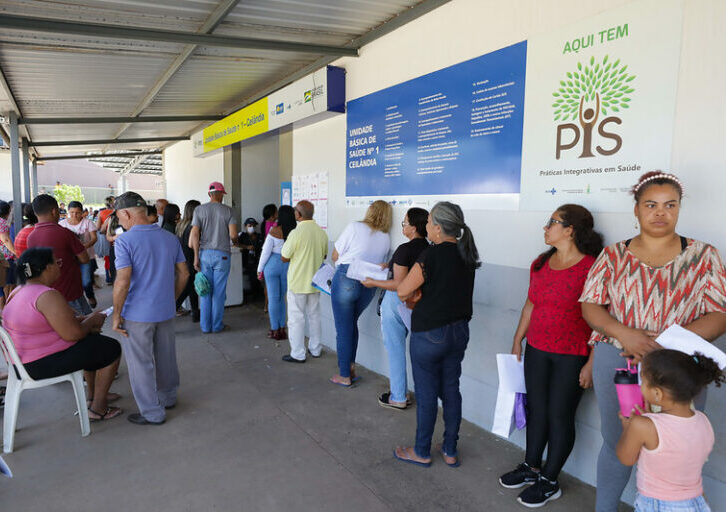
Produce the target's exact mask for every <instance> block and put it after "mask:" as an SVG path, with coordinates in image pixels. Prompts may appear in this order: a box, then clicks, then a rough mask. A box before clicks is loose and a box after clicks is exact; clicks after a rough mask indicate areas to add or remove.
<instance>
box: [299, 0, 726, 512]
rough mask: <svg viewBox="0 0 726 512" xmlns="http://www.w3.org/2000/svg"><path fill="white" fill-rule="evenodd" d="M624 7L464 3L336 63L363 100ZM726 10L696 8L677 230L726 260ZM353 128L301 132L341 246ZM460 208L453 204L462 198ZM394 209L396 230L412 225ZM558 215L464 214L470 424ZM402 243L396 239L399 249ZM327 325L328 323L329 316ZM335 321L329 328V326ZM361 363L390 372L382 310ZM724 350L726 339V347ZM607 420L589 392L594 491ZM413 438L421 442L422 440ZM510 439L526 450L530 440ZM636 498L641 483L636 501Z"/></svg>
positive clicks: (709, 2)
mask: <svg viewBox="0 0 726 512" xmlns="http://www.w3.org/2000/svg"><path fill="white" fill-rule="evenodd" d="M627 3H629V2H627V1H625V0H514V1H510V2H499V1H490V0H454V1H453V2H451V3H449V4H446V5H444V6H443V7H441V8H439V9H437V10H435V11H433V12H431V13H429V14H427V15H426V16H424V17H422V18H420V19H418V20H416V21H414V22H412V23H410V24H408V25H406V26H404V27H402V28H400V29H398V30H396V31H395V32H393V33H391V34H389V35H387V36H385V37H384V38H381V39H379V40H377V41H375V42H373V43H371V44H369V45H368V46H366V47H364V48H363V49H362V50H361V52H360V57H359V58H357V59H354V58H344V59H340V60H339V61H338V62H336V63H335V65H337V66H342V67H344V68H345V69H346V71H347V76H346V88H347V99H348V100H351V99H355V98H357V97H360V96H362V95H366V94H369V93H372V92H375V91H377V90H380V89H383V88H385V87H389V86H391V85H395V84H397V83H400V82H403V81H406V80H409V79H411V78H415V77H417V76H420V75H423V74H426V73H429V72H432V71H436V70H438V69H441V68H443V67H447V66H450V65H453V64H456V63H458V62H461V61H464V60H468V59H471V58H474V57H477V56H479V55H482V54H485V53H488V52H490V51H494V50H497V49H499V48H502V47H504V46H507V45H510V44H512V43H516V42H518V41H521V40H524V39H527V38H529V37H531V36H533V35H535V34H537V33H540V32H546V31H550V30H552V28H554V27H557V26H562V25H567V24H569V23H571V22H574V21H577V20H579V19H581V18H585V17H589V16H594V15H597V14H599V13H600V12H602V11H604V10H607V9H610V8H614V7H617V6H621V5H624V4H627ZM725 23H726V2H724V1H723V0H686V1H685V2H684V27H683V44H682V54H681V59H680V76H679V84H678V99H677V106H676V129H675V134H674V140H673V171H674V172H675V173H677V174H678V175H679V176H681V177H682V178H683V181H684V183H685V187H686V198H685V200H684V204H683V212H682V215H681V221H680V223H679V232H681V233H682V234H684V235H687V236H691V237H695V238H698V239H702V240H705V241H708V242H710V243H712V244H714V245H715V246H716V247H717V248H718V249H719V250H721V252H722V254H725V253H726V230H724V229H723V226H722V224H723V219H724V218H726V202H725V201H723V199H722V195H723V191H724V190H726V173H724V172H723V169H724V168H726V154H725V153H724V151H723V149H722V147H723V144H724V141H726V128H724V126H725V125H726V123H725V121H726V101H724V99H723V84H724V83H726V66H724V65H723V62H724V61H725V60H726V31H724V30H723V28H722V27H723V25H724V24H725ZM345 131H346V123H345V119H344V117H342V116H341V117H338V118H333V119H330V120H326V121H323V122H320V123H317V124H314V125H311V126H308V127H305V128H301V129H295V130H294V131H293V174H309V173H312V172H317V171H320V170H323V171H328V172H329V173H330V194H329V197H330V199H329V206H328V208H329V228H328V234H329V236H330V238H331V240H334V239H335V238H336V237H337V236H338V235H339V234H340V232H341V231H342V229H343V227H344V226H345V225H346V224H347V223H348V222H350V221H351V220H355V219H360V218H361V217H362V216H363V210H362V209H361V208H346V207H345V168H346V151H345V148H346V137H345ZM454 199H455V198H454ZM403 213H404V212H403V210H400V209H399V210H397V211H396V217H395V219H394V226H395V225H397V222H399V221H400V220H401V218H402V216H403ZM549 213H550V212H524V211H523V212H511V211H481V210H479V211H473V210H471V211H465V215H466V220H467V223H468V224H469V225H470V226H471V227H472V229H473V231H474V235H475V238H476V241H477V244H478V247H479V250H480V253H481V255H482V258H483V261H484V263H485V264H484V266H483V268H482V269H481V270H480V271H479V272H478V274H477V280H476V290H475V312H474V318H473V320H472V329H471V332H472V333H473V335H472V338H471V341H470V344H469V348H468V350H467V356H466V359H465V361H464V370H463V376H462V393H463V395H464V416H465V418H467V419H469V420H470V421H473V422H475V423H477V424H478V425H480V426H482V427H484V428H486V429H489V428H490V427H491V420H492V415H493V410H494V402H495V398H496V386H497V377H496V363H495V361H494V354H495V353H497V352H508V351H509V348H510V347H511V339H512V335H513V333H514V330H515V327H516V323H517V320H518V316H519V308H521V305H522V303H523V302H524V300H525V297H526V291H527V284H528V275H527V268H528V267H529V264H530V262H531V260H532V259H533V258H534V257H535V256H536V255H537V254H538V253H539V252H540V251H542V250H543V249H544V246H543V243H542V225H543V223H544V221H545V219H546V218H547V217H548V215H549ZM596 227H597V229H599V230H600V231H601V232H603V234H604V235H605V237H606V241H607V243H612V242H614V241H617V240H620V239H624V238H628V237H631V236H633V235H634V234H635V229H634V226H633V217H632V214H598V215H596ZM401 241H403V238H402V236H401V235H400V234H398V233H397V234H396V235H395V236H394V240H393V242H394V246H395V245H396V244H398V243H400V242H401ZM322 304H323V305H322V309H323V316H324V318H325V320H324V321H323V326H324V338H325V343H326V344H327V345H328V346H329V347H331V348H334V347H335V332H334V329H333V327H332V312H331V310H330V306H329V300H324V301H323V303H322ZM326 317H327V318H326ZM326 320H328V321H326ZM360 330H361V340H360V344H359V357H358V360H359V362H360V363H361V364H364V365H365V366H367V367H369V368H372V369H374V370H375V371H379V372H381V373H386V372H387V361H386V356H385V352H384V350H383V348H382V342H381V338H380V327H379V325H378V319H377V317H376V315H375V312H374V311H373V308H372V307H371V308H368V310H367V311H366V312H365V313H364V315H363V317H362V319H361V322H360ZM720 345H721V346H722V347H723V346H724V343H723V340H720ZM724 393H725V391H723V390H720V389H719V390H713V391H712V392H711V394H710V399H709V402H708V405H707V409H706V412H707V413H708V414H709V417H710V418H711V421H712V423H713V425H714V428H715V430H716V436H717V444H716V448H715V450H714V453H713V454H712V456H711V460H710V462H709V463H708V465H707V466H706V469H705V472H704V484H705V487H706V494H707V495H708V497H709V500H710V501H711V504H712V506H713V507H714V510H720V511H726V483H725V481H726V435H725V434H726V400H724ZM599 424H600V421H599V416H598V414H597V409H596V403H595V400H594V395H593V393H592V392H591V391H590V392H588V393H586V396H585V398H584V399H583V402H582V404H581V406H580V408H579V410H578V440H577V443H576V446H575V450H574V452H573V454H572V456H571V458H570V460H569V462H568V464H567V466H566V467H565V470H566V471H568V472H570V473H571V474H573V475H574V476H576V477H578V478H580V479H582V480H584V481H586V482H589V483H591V484H594V482H595V460H596V456H597V451H598V450H599V446H600V443H601V438H600V434H599ZM412 435H413V433H412ZM512 440H513V441H514V442H516V443H517V444H519V445H523V444H524V436H523V435H522V433H516V434H515V435H513V437H512ZM632 496H633V488H632V485H631V487H630V488H629V491H628V492H627V493H626V496H625V497H626V499H628V500H631V499H632Z"/></svg>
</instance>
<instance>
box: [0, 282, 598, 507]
mask: <svg viewBox="0 0 726 512" xmlns="http://www.w3.org/2000/svg"><path fill="white" fill-rule="evenodd" d="M100 298H101V299H102V300H100V301H99V307H104V308H105V307H107V305H108V304H109V303H110V288H106V289H104V290H102V291H101V293H100ZM225 322H226V323H227V324H229V325H230V326H231V328H232V329H231V330H230V331H227V332H224V333H222V334H216V335H204V336H203V335H201V334H200V331H199V327H198V324H192V322H191V320H190V319H189V317H185V318H181V319H178V321H177V347H178V358H179V366H180V371H181V378H182V384H181V388H180V390H179V404H178V406H177V407H176V409H174V410H172V411H169V415H168V420H167V423H166V424H165V425H163V426H160V427H156V426H153V427H152V426H136V425H133V424H131V423H129V422H128V421H126V418H125V416H126V414H128V413H129V412H136V411H137V409H136V405H135V403H134V400H133V396H132V395H131V390H130V387H129V383H128V378H127V375H126V371H125V368H124V366H123V363H122V369H121V377H120V378H119V379H118V380H117V381H116V382H115V383H114V385H113V386H112V390H113V391H116V392H118V393H121V394H122V395H123V398H122V399H121V400H120V402H119V405H120V406H121V407H122V408H124V410H125V411H126V413H125V414H124V416H122V417H120V418H117V419H114V420H110V421H108V422H107V423H95V424H92V426H91V429H92V434H91V435H90V436H89V437H87V438H82V437H81V436H80V427H79V424H78V421H77V419H76V418H75V417H74V416H73V397H72V393H71V389H70V386H69V385H58V386H55V387H53V388H45V389H42V390H32V391H27V392H25V393H24V394H23V396H22V398H21V406H20V417H19V420H18V431H17V434H16V440H15V452H14V453H12V454H8V455H6V456H5V460H6V461H7V462H8V464H9V465H10V466H11V468H12V470H13V471H14V473H15V478H13V479H7V478H0V509H1V510H3V511H18V512H33V511H54V512H62V511H91V510H105V511H129V510H140V511H151V510H153V511H174V512H180V511H195V512H198V511H210V510H216V511H245V512H246V511H250V512H257V511H285V510H295V511H318V512H323V511H336V512H337V511H341V510H345V511H361V512H363V511H366V512H368V511H370V512H374V511H394V510H395V511H408V510H410V511H414V510H415V511H421V512H423V511H447V512H448V511H482V510H490V511H509V510H512V511H514V510H519V511H521V510H525V508H524V507H522V506H520V505H519V504H518V503H517V502H516V501H515V498H516V496H517V491H516V490H507V489H503V488H502V487H500V486H499V484H498V483H497V478H498V476H499V474H501V473H503V472H505V471H508V470H510V469H512V468H513V467H515V466H516V464H517V463H519V462H520V461H521V460H522V459H523V453H522V451H521V450H519V449H518V448H516V447H514V446H513V445H510V444H509V443H507V442H505V441H503V440H500V439H498V438H496V437H495V436H493V435H491V434H489V433H488V432H485V431H484V430H482V429H480V428H478V427H475V426H474V425H472V424H469V423H467V422H464V424H463V425H462V428H461V440H460V444H459V450H460V455H461V460H462V465H461V467H459V468H456V469H452V468H449V467H447V466H446V465H445V464H444V463H443V462H442V461H441V459H440V458H439V457H434V464H433V466H432V467H430V468H419V467H415V466H410V465H406V464H403V463H401V462H398V461H396V460H394V459H393V457H392V456H391V453H392V450H393V448H394V446H396V445H397V444H404V443H405V444H410V443H411V442H412V441H413V436H414V432H415V426H416V414H415V410H414V409H409V410H406V411H392V410H387V409H383V408H382V407H380V406H379V405H378V404H377V402H376V396H377V395H378V394H379V393H381V392H383V391H385V390H386V389H387V380H386V379H385V378H383V377H381V376H379V375H377V374H374V373H372V372H369V371H366V370H365V369H362V368H361V369H360V371H359V373H360V375H361V376H362V379H361V380H360V381H359V382H358V383H357V385H356V387H354V388H352V389H344V388H340V387H337V386H333V385H331V384H330V383H328V381H327V379H328V377H330V376H331V375H332V374H333V373H334V372H335V368H336V364H335V354H333V353H324V355H323V357H322V358H320V359H312V358H308V362H307V363H306V364H300V365H296V364H290V363H284V362H282V361H281V360H280V357H281V356H282V355H284V354H286V353H287V352H288V345H287V342H283V343H276V342H274V341H271V340H269V339H267V338H266V337H265V333H266V331H267V321H266V315H265V314H264V313H263V311H262V309H261V306H260V305H257V304H252V305H248V306H244V307H237V308H229V309H227V311H226V312H225ZM106 334H110V333H108V332H107V333H106ZM441 429H442V426H441V420H439V425H438V428H437V431H436V434H435V439H440V436H441ZM561 485H562V488H563V497H562V498H560V499H559V500H557V501H555V502H553V503H551V504H549V505H548V506H547V510H551V511H553V512H554V511H563V510H576V511H584V510H592V509H593V507H594V490H593V488H592V487H590V486H588V485H585V484H583V483H582V482H580V481H578V480H576V479H574V478H572V477H570V476H568V475H563V476H562V477H561Z"/></svg>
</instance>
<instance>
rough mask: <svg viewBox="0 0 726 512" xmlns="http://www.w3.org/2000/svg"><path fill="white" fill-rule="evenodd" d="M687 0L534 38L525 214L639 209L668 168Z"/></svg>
mask: <svg viewBox="0 0 726 512" xmlns="http://www.w3.org/2000/svg"><path fill="white" fill-rule="evenodd" d="M681 17H682V2H681V1H680V0H643V1H640V2H634V3H628V4H626V5H624V6H623V7H621V8H618V9H614V10H611V11H607V12H605V13H603V14H601V15H599V16H595V17H592V18H588V19H586V20H583V21H581V22H579V23H575V24H572V25H568V26H567V27H565V28H563V29H559V30H555V31H552V32H549V33H547V34H543V35H540V36H536V37H533V38H531V39H529V40H528V45H527V81H526V89H525V98H526V100H525V116H524V137H523V144H522V174H521V196H520V202H519V207H520V209H522V210H547V211H551V210H553V209H554V208H556V207H557V206H558V205H560V204H563V203H579V204H582V205H584V206H586V207H588V208H590V209H592V210H593V211H600V212H623V211H629V210H630V209H632V198H631V197H630V196H629V195H628V191H629V188H630V187H631V186H632V185H633V184H634V183H635V182H636V181H637V179H638V177H639V176H640V175H641V174H643V173H644V172H647V171H651V170H655V169H663V170H669V169H670V162H671V142H672V136H673V123H674V114H675V101H676V87H677V83H678V67H679V55H680V47H681Z"/></svg>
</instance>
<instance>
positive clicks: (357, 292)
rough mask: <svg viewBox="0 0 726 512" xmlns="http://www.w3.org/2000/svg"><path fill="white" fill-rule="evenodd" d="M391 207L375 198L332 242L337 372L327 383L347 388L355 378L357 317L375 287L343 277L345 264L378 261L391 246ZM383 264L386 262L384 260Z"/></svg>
mask: <svg viewBox="0 0 726 512" xmlns="http://www.w3.org/2000/svg"><path fill="white" fill-rule="evenodd" d="M392 217H393V209H392V208H391V205H390V204H388V203H387V202H385V201H374V202H373V204H371V205H370V206H369V207H368V211H366V215H365V218H364V219H363V220H362V221H360V222H351V223H350V224H348V226H347V227H346V228H345V229H344V230H343V233H342V234H341V235H340V237H339V238H338V240H336V241H335V249H334V250H333V256H332V257H333V261H334V262H335V264H336V266H337V271H336V273H335V276H334V277H333V282H332V284H331V300H332V303H333V317H334V319H335V331H336V346H337V351H338V374H337V375H335V376H333V377H332V378H331V379H330V382H332V383H333V384H337V385H339V386H343V387H350V386H351V385H352V384H353V382H354V381H355V380H356V376H355V355H356V351H357V349H358V318H359V317H360V315H361V313H363V311H364V310H365V309H366V307H368V304H370V302H371V300H372V299H373V295H374V294H375V289H373V288H366V287H365V286H363V285H362V284H361V283H360V281H356V280H355V279H351V278H349V277H347V276H346V273H347V272H348V267H349V265H350V264H351V263H353V262H354V261H356V260H362V261H365V262H368V263H376V264H381V263H384V262H385V261H386V257H387V256H388V251H389V249H390V248H391V238H390V237H389V235H388V232H389V230H390V229H391V222H392ZM384 265H385V263H384Z"/></svg>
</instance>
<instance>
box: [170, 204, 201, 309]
mask: <svg viewBox="0 0 726 512" xmlns="http://www.w3.org/2000/svg"><path fill="white" fill-rule="evenodd" d="M200 204H201V203H200V202H199V201H197V200H196V199H192V200H190V201H187V204H185V205H184V216H183V217H182V219H181V220H180V221H179V223H178V224H177V225H176V236H178V237H179V241H180V242H181V246H182V252H183V253H184V257H185V258H186V260H187V262H186V263H187V270H189V280H188V281H187V285H186V286H185V287H184V290H183V291H182V293H181V295H179V298H178V299H177V300H176V308H177V309H179V308H180V307H181V305H182V303H183V302H184V300H185V299H186V298H187V297H189V302H190V303H191V306H192V322H198V321H199V296H198V295H197V292H196V290H194V277H195V276H196V274H197V271H196V270H195V269H194V249H192V248H191V247H189V234H190V233H191V232H192V218H193V217H194V210H196V208H197V206H199V205H200ZM169 206H171V205H167V207H166V208H167V209H169ZM164 216H166V210H165V211H164Z"/></svg>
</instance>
